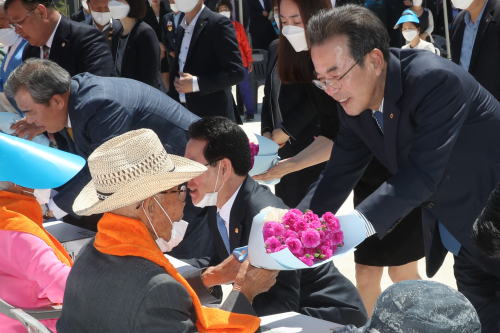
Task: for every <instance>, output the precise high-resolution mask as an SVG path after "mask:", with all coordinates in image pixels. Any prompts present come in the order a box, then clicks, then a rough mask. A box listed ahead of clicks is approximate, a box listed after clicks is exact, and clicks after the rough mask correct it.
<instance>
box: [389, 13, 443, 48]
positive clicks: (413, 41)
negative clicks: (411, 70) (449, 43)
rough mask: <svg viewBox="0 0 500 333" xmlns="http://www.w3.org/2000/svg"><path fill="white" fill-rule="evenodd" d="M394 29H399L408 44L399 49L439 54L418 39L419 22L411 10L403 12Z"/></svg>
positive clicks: (430, 45) (431, 46) (432, 46)
mask: <svg viewBox="0 0 500 333" xmlns="http://www.w3.org/2000/svg"><path fill="white" fill-rule="evenodd" d="M394 29H399V30H400V31H401V34H402V35H403V37H404V38H405V39H406V41H407V42H408V44H406V45H403V46H402V47H401V48H402V49H420V50H427V51H431V52H433V53H436V54H438V55H439V54H440V53H439V50H438V49H436V48H435V47H434V45H432V44H431V43H428V42H426V41H425V40H423V39H421V38H420V32H421V31H422V27H421V25H420V20H419V19H418V17H417V15H415V14H414V13H413V12H412V11H411V10H409V9H407V10H405V11H404V13H403V16H401V18H400V19H399V21H398V23H396V25H395V26H394Z"/></svg>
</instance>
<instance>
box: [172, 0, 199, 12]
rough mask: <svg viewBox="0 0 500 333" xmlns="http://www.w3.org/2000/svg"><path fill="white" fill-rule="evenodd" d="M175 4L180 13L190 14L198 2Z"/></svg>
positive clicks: (185, 1)
mask: <svg viewBox="0 0 500 333" xmlns="http://www.w3.org/2000/svg"><path fill="white" fill-rule="evenodd" d="M175 4H176V5H177V8H178V9H179V11H181V12H183V13H189V12H190V11H192V10H193V9H194V7H196V5H197V4H198V0H175Z"/></svg>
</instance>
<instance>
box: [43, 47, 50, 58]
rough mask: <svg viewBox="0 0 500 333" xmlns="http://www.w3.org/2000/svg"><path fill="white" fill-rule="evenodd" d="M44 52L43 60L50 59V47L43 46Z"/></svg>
mask: <svg viewBox="0 0 500 333" xmlns="http://www.w3.org/2000/svg"><path fill="white" fill-rule="evenodd" d="M42 50H43V59H48V58H49V52H50V47H48V46H47V45H44V46H42Z"/></svg>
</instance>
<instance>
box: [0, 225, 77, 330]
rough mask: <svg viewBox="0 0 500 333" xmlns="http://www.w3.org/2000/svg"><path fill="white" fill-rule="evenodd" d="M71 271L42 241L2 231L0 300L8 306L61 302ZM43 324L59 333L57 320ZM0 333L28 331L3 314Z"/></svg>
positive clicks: (0, 231) (0, 233)
mask: <svg viewBox="0 0 500 333" xmlns="http://www.w3.org/2000/svg"><path fill="white" fill-rule="evenodd" d="M70 270H71V268H70V267H68V266H67V265H65V264H63V263H62V262H61V261H59V259H58V258H57V257H56V255H55V253H54V250H52V248H50V247H49V246H48V245H47V244H46V243H45V242H44V241H43V240H41V239H40V238H38V237H36V236H33V235H31V234H28V233H24V232H18V231H6V230H0V298H2V299H3V300H4V301H6V302H7V303H9V304H12V305H14V306H20V307H40V306H48V305H51V304H53V303H62V301H63V296H64V288H65V286H66V279H67V277H68V274H69V272H70ZM41 322H42V323H43V324H44V325H45V326H47V327H48V328H49V329H50V330H51V331H52V332H56V322H57V320H56V319H52V320H43V321H41ZM0 332H9V333H10V332H23V333H26V328H24V326H22V324H21V323H20V322H19V321H17V320H14V319H11V318H9V317H7V316H4V315H2V314H0Z"/></svg>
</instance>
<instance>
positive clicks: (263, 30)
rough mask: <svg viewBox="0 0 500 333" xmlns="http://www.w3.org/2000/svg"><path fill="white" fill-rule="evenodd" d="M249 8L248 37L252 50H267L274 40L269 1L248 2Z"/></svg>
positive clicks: (254, 0)
mask: <svg viewBox="0 0 500 333" xmlns="http://www.w3.org/2000/svg"><path fill="white" fill-rule="evenodd" d="M248 6H249V8H250V28H249V30H250V35H251V36H252V48H253V49H262V50H267V48H268V47H269V44H271V42H272V41H273V40H274V39H275V37H276V32H275V31H274V28H273V25H272V23H271V21H269V12H270V11H271V10H272V8H271V1H269V0H248Z"/></svg>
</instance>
